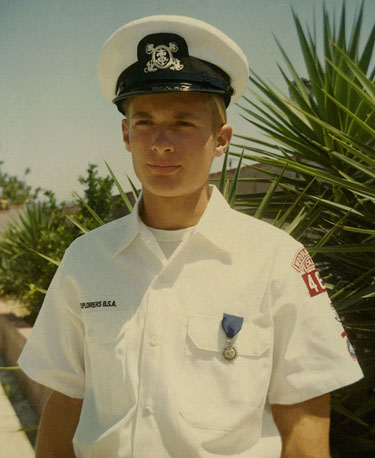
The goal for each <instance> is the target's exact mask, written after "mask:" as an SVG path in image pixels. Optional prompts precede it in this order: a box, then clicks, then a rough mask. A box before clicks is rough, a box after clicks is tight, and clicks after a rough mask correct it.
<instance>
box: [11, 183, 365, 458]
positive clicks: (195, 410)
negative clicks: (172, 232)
mask: <svg viewBox="0 0 375 458" xmlns="http://www.w3.org/2000/svg"><path fill="white" fill-rule="evenodd" d="M223 313H226V314H231V315H236V316H240V317H243V318H244V322H243V326H242V329H241V330H240V332H239V333H238V334H237V336H236V337H235V338H234V340H233V342H234V345H235V346H236V348H237V352H238V356H237V357H236V358H235V359H234V360H232V361H227V360H226V359H225V358H224V357H223V355H222V350H223V348H224V347H225V345H226V336H225V333H224V331H223V329H222V327H221V321H222V318H223ZM343 332H344V331H343V329H342V327H341V324H340V323H339V322H338V321H337V319H336V318H335V314H334V312H333V310H332V309H331V307H330V300H329V298H328V296H327V294H326V292H325V291H324V285H323V284H322V282H321V280H320V277H319V275H318V274H317V272H316V270H315V268H314V265H313V263H312V262H311V258H310V257H309V256H308V254H307V252H306V250H304V248H303V247H302V246H301V245H300V244H299V243H298V242H296V241H295V240H294V239H292V238H291V237H290V236H289V235H287V234H286V233H285V232H283V231H281V230H278V229H276V228H274V227H272V226H271V225H269V224H267V223H265V222H262V221H259V220H256V219H254V218H251V217H248V216H246V215H243V214H241V213H239V212H236V211H234V210H232V209H230V207H229V206H228V204H227V203H226V202H225V200H224V198H223V197H222V196H221V195H220V193H219V192H218V191H217V190H216V188H214V190H213V193H212V196H211V199H210V201H209V204H208V206H207V209H206V211H205V213H204V214H203V216H202V218H201V220H200V221H199V223H198V225H197V226H196V227H195V230H194V232H193V234H192V235H191V236H190V237H188V238H186V239H185V240H184V241H183V242H182V243H181V244H180V245H179V246H178V248H177V249H176V250H175V251H174V253H173V254H172V256H171V257H170V258H169V259H166V257H165V256H164V255H163V253H162V251H161V249H160V247H159V245H158V243H157V242H156V240H155V237H154V236H153V235H152V233H151V231H150V230H149V229H148V228H147V227H146V226H145V225H144V224H142V223H141V221H140V219H139V216H138V211H137V210H136V211H133V213H132V214H131V215H129V216H126V217H124V218H121V219H119V220H116V221H114V222H112V223H109V224H107V225H105V226H103V227H101V228H98V229H96V230H94V231H92V232H90V233H88V234H87V235H84V236H82V237H80V238H78V239H77V240H75V241H74V242H73V244H72V245H71V247H70V248H69V249H68V250H67V252H66V254H65V256H64V259H63V261H62V263H61V265H60V267H59V269H58V271H57V273H56V275H55V277H54V279H53V281H52V283H51V286H50V288H49V291H48V293H47V296H46V299H45V303H44V305H43V307H42V310H41V312H40V314H39V317H38V320H37V322H36V324H35V326H34V329H33V332H32V333H31V336H30V338H29V340H28V342H27V344H26V347H25V349H24V351H23V353H22V355H21V358H20V361H19V363H20V365H21V367H22V369H23V370H24V371H25V372H26V373H27V374H28V375H29V376H30V377H31V378H33V379H35V380H36V381H38V382H40V383H42V384H44V385H47V386H49V387H51V388H53V389H54V390H57V391H60V392H62V393H64V394H66V395H68V396H71V397H78V398H84V403H83V408H82V414H81V418H80V422H79V425H78V428H77V431H76V434H75V437H74V447H75V452H76V455H77V457H78V458H82V457H84V458H130V457H132V458H168V457H170V458H206V457H207V458H208V457H213V456H226V457H228V456H230V457H232V458H233V457H241V458H249V457H252V456H253V451H254V450H258V451H257V455H256V458H262V456H261V454H260V453H261V452H260V451H259V448H258V449H257V447H256V446H255V444H257V442H258V441H259V437H260V435H261V425H262V417H263V411H264V406H265V404H266V402H269V403H271V404H272V403H278V404H293V403H297V402H301V401H304V400H307V399H310V398H313V397H315V396H319V395H321V394H324V393H327V392H330V391H332V390H335V389H337V388H339V387H342V386H344V385H347V384H350V383H353V382H355V381H356V380H358V379H360V378H361V377H362V372H361V369H360V368H359V366H358V363H357V362H356V360H355V355H354V354H352V355H351V354H350V352H349V351H348V349H349V350H351V349H350V347H349V346H348V341H347V338H346V336H345V334H343ZM258 444H259V442H258ZM254 446H255V447H254Z"/></svg>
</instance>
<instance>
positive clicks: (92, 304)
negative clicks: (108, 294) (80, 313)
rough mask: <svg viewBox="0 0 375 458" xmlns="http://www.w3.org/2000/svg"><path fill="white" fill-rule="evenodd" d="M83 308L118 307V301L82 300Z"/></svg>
mask: <svg viewBox="0 0 375 458" xmlns="http://www.w3.org/2000/svg"><path fill="white" fill-rule="evenodd" d="M80 305H81V309H92V308H97V307H117V304H116V301H111V300H106V301H92V302H81V304H80Z"/></svg>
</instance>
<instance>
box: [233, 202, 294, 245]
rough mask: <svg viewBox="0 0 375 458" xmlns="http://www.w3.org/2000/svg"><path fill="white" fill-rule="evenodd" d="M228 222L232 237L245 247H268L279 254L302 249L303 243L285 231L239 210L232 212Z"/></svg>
mask: <svg viewBox="0 0 375 458" xmlns="http://www.w3.org/2000/svg"><path fill="white" fill-rule="evenodd" d="M228 222H229V224H228V227H229V231H230V234H231V235H230V236H231V237H232V239H233V240H235V241H236V240H237V242H238V244H241V245H242V246H243V247H244V246H247V245H250V246H251V247H253V246H254V245H259V244H260V245H261V246H262V248H263V249H265V248H267V247H268V248H269V249H272V250H273V251H275V250H276V251H277V252H280V251H282V252H285V251H290V252H294V251H295V250H298V249H299V248H301V247H302V245H301V243H300V242H298V241H297V240H296V239H294V238H293V237H292V236H291V235H289V234H288V233H287V232H286V231H285V230H283V229H280V228H278V227H275V226H273V225H272V224H271V223H270V222H267V221H263V220H260V219H257V218H255V217H253V216H250V215H246V214H244V213H242V212H239V211H237V210H233V209H231V210H230V213H229V214H228Z"/></svg>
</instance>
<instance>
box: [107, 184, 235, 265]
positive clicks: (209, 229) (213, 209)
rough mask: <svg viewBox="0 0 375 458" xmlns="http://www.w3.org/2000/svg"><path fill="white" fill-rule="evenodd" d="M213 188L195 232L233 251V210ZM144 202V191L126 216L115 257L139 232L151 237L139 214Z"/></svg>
mask: <svg viewBox="0 0 375 458" xmlns="http://www.w3.org/2000/svg"><path fill="white" fill-rule="evenodd" d="M210 188H211V189H212V192H211V197H210V200H209V201H208V204H207V207H206V209H205V211H204V213H203V215H202V217H201V219H200V220H199V222H198V224H197V226H196V229H195V233H200V234H201V235H203V236H204V237H205V238H206V239H207V240H209V241H210V242H211V243H213V244H214V245H216V246H217V247H218V248H221V249H223V250H225V251H228V252H232V251H233V244H232V243H231V240H232V238H231V236H230V232H231V227H232V226H233V224H235V222H234V221H233V216H234V215H233V213H232V210H231V208H230V206H229V204H228V203H227V201H226V200H225V199H224V197H223V196H222V195H221V193H220V191H219V190H218V189H217V188H216V186H212V185H211V186H210ZM141 203H142V193H141V194H140V195H139V197H138V199H137V201H136V203H135V205H134V208H133V211H132V212H131V213H130V215H128V216H126V217H125V218H126V226H125V227H122V234H121V237H120V238H119V240H118V244H116V245H117V246H116V249H115V250H114V251H115V252H114V254H113V257H116V256H117V255H118V254H120V253H121V252H122V251H123V250H125V249H126V248H127V247H128V246H129V245H130V244H131V243H132V242H133V240H134V239H135V238H136V236H137V235H138V234H139V235H141V236H143V237H149V234H148V232H149V231H148V228H147V226H145V224H144V223H143V221H142V220H141V217H140V216H139V208H140V205H141Z"/></svg>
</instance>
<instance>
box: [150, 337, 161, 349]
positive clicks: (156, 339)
mask: <svg viewBox="0 0 375 458" xmlns="http://www.w3.org/2000/svg"><path fill="white" fill-rule="evenodd" d="M159 344H160V342H159V337H158V336H152V337H151V339H150V345H151V347H157V346H158V345H159Z"/></svg>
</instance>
